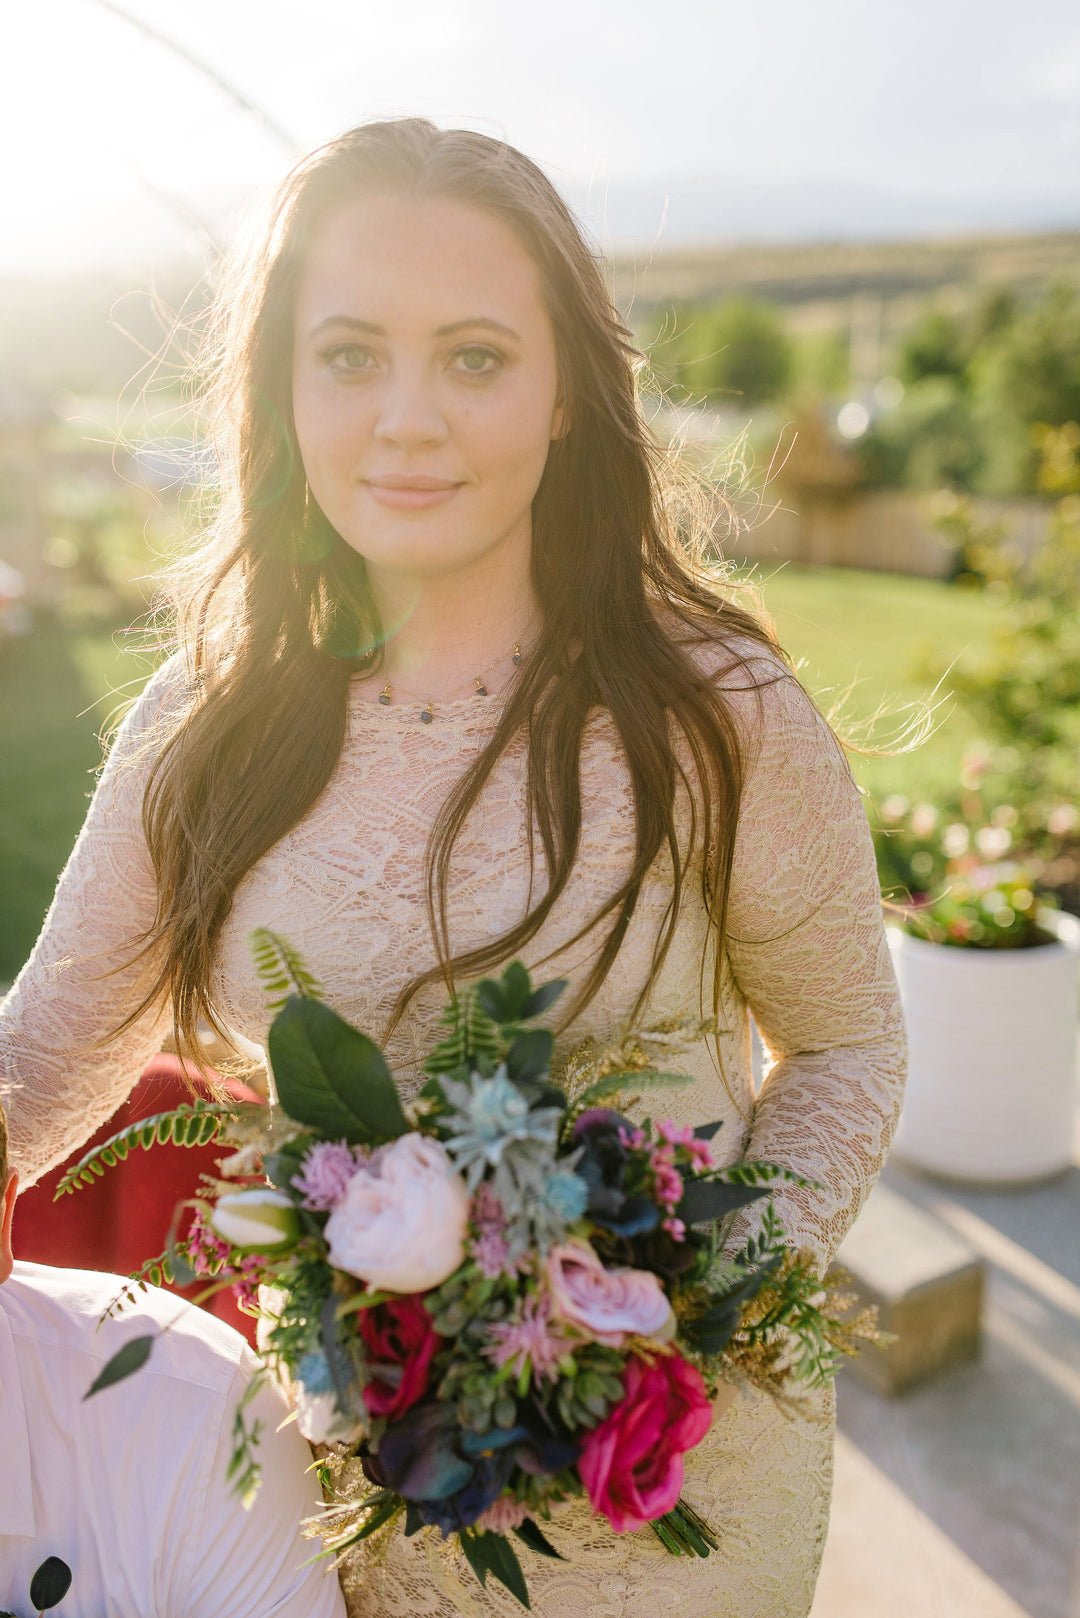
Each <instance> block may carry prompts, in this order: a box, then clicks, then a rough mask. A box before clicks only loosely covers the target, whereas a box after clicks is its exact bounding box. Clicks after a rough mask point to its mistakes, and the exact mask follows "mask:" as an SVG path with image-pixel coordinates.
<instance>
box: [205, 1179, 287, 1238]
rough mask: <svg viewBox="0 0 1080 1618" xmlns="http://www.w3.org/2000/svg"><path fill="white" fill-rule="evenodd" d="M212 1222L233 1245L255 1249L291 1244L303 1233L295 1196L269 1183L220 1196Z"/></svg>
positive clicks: (215, 1228) (212, 1214)
mask: <svg viewBox="0 0 1080 1618" xmlns="http://www.w3.org/2000/svg"><path fill="white" fill-rule="evenodd" d="M210 1224H211V1226H212V1228H213V1230H214V1231H215V1233H216V1234H217V1235H218V1236H220V1237H221V1239H222V1241H223V1242H228V1243H229V1245H230V1247H242V1248H246V1249H247V1251H249V1252H252V1253H273V1252H276V1251H277V1249H278V1248H286V1247H291V1246H292V1245H293V1243H294V1242H295V1241H296V1239H297V1237H298V1236H299V1235H300V1218H299V1215H298V1214H297V1211H296V1207H295V1205H294V1203H293V1200H292V1198H291V1197H289V1196H286V1194H285V1192H284V1191H275V1190H274V1188H273V1187H272V1186H268V1185H266V1186H263V1185H253V1186H249V1187H248V1188H247V1189H246V1190H244V1191H231V1192H230V1193H229V1194H228V1195H227V1196H224V1197H219V1198H218V1200H217V1202H216V1203H215V1205H214V1209H213V1212H212V1213H211V1215H210Z"/></svg>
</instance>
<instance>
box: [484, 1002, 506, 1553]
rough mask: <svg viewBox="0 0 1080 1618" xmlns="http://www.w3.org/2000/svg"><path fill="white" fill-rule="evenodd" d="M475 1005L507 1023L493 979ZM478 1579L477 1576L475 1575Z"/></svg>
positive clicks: (489, 1015)
mask: <svg viewBox="0 0 1080 1618" xmlns="http://www.w3.org/2000/svg"><path fill="white" fill-rule="evenodd" d="M476 1003H477V1005H478V1006H479V1007H480V1010H481V1011H482V1012H483V1013H484V1015H485V1016H487V1017H490V1018H491V1020H492V1022H495V1023H500V1022H509V1021H510V1014H509V1012H508V1011H507V1008H506V996H505V995H504V994H503V990H502V984H501V983H496V982H495V979H494V978H481V979H480V982H479V983H478V984H477V985H476ZM477 1577H478V1578H479V1574H477Z"/></svg>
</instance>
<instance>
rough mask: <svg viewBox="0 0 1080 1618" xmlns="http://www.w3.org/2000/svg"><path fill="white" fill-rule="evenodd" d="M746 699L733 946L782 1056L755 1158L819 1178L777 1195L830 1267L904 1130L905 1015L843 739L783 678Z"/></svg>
mask: <svg viewBox="0 0 1080 1618" xmlns="http://www.w3.org/2000/svg"><path fill="white" fill-rule="evenodd" d="M778 672H779V667H778V666H774V668H773V670H772V673H773V674H774V675H775V674H776V673H778ZM737 701H738V703H739V705H740V706H742V704H743V702H744V701H745V703H746V712H747V716H748V718H749V717H750V716H751V715H753V720H752V723H753V730H754V732H755V737H754V741H753V742H752V744H751V755H750V760H749V767H748V773H747V779H746V786H745V791H744V796H743V801H742V805H741V809H740V815H739V831H738V835H737V839H736V849H735V864H734V871H733V877H732V888H731V893H730V899H729V912H728V929H729V937H728V956H729V960H730V963H731V967H732V970H733V971H734V974H735V977H736V979H737V981H738V983H739V985H740V986H741V988H742V991H743V993H744V994H745V996H746V999H747V1003H748V1004H749V1007H750V1010H751V1012H752V1013H753V1016H754V1020H755V1021H756V1023H757V1025H758V1028H759V1030H760V1032H761V1035H762V1038H763V1040H764V1041H765V1044H766V1047H767V1049H768V1051H769V1053H770V1055H771V1056H772V1058H773V1062H774V1065H773V1066H772V1068H771V1069H770V1071H769V1072H768V1074H767V1076H766V1078H765V1081H764V1084H763V1086H762V1089H761V1092H760V1094H759V1096H758V1099H757V1103H756V1106H755V1110H754V1118H753V1123H752V1128H751V1135H750V1141H749V1145H748V1148H747V1155H748V1156H750V1157H754V1158H768V1159H771V1160H772V1161H774V1162H778V1163H782V1164H784V1165H786V1166H787V1167H788V1168H792V1169H795V1170H796V1171H797V1172H798V1173H800V1174H803V1175H805V1176H807V1178H809V1179H813V1180H815V1181H817V1182H818V1183H819V1185H820V1189H819V1190H812V1191H810V1190H804V1189H802V1188H800V1187H794V1186H784V1187H781V1189H780V1190H779V1191H778V1192H777V1194H776V1196H775V1199H774V1200H775V1205H776V1211H777V1213H778V1215H779V1216H780V1218H781V1220H782V1222H783V1224H784V1227H785V1230H786V1232H787V1235H788V1239H789V1240H790V1241H791V1242H793V1243H794V1244H795V1245H797V1246H804V1247H809V1248H811V1249H813V1251H814V1252H815V1253H816V1254H817V1255H818V1257H819V1260H820V1261H821V1262H822V1264H823V1265H824V1264H827V1263H828V1262H829V1260H830V1259H831V1258H832V1257H833V1255H834V1254H835V1252H836V1249H837V1247H838V1246H839V1244H840V1242H841V1240H842V1239H843V1237H844V1235H845V1233H846V1232H847V1230H848V1229H849V1228H850V1226H851V1224H852V1222H853V1220H854V1218H855V1215H856V1214H857V1213H858V1210H859V1208H860V1206H861V1205H862V1202H863V1200H864V1198H865V1197H866V1195H867V1193H868V1191H869V1190H870V1187H871V1186H872V1185H873V1183H874V1180H875V1179H876V1178H877V1175H878V1173H879V1171H880V1169H881V1166H882V1163H883V1162H884V1159H885V1155H886V1152H887V1150H888V1146H889V1142H890V1140H891V1139H892V1134H893V1131H894V1129H895V1127H896V1121H897V1118H898V1116H899V1110H900V1101H901V1096H902V1092H903V1081H904V1075H905V1070H906V1054H907V1051H906V1040H905V1035H904V1025H903V1018H902V1015H901V1011H900V1002H899V997H898V993H897V988H896V981H895V978H894V975H893V970H892V964H891V961H890V957H889V950H888V945H887V943H886V939H885V930H884V925H883V920H882V911H881V895H880V888H879V884H878V878H877V872H876V868H875V861H874V849H873V843H872V840H871V836H870V829H869V826H868V823H867V819H866V814H865V811H864V809H863V806H862V802H861V799H860V797H859V792H858V789H857V787H856V785H855V783H854V781H853V780H852V777H851V774H850V772H849V770H848V767H847V763H846V760H845V759H844V757H843V754H842V752H841V750H840V748H839V746H838V744H837V743H836V742H835V741H834V739H833V737H832V734H831V732H830V731H829V729H828V727H827V725H826V724H825V722H824V721H823V720H822V719H821V717H820V715H819V714H818V713H817V711H816V709H815V708H814V707H813V705H812V703H811V702H810V701H809V699H808V698H807V696H806V694H805V693H804V692H803V690H802V688H801V687H800V685H799V684H798V682H797V681H796V680H795V679H794V678H793V677H792V676H791V675H789V674H786V673H784V674H781V675H780V678H779V679H775V680H774V682H773V683H771V684H768V685H766V686H764V687H762V688H761V689H760V690H759V691H757V692H756V693H754V694H752V695H751V694H749V693H748V694H747V695H746V697H745V698H743V697H742V696H741V695H740V696H739V697H738V699H737ZM748 1217H749V1220H751V1221H752V1217H753V1216H752V1214H750V1215H749V1216H748Z"/></svg>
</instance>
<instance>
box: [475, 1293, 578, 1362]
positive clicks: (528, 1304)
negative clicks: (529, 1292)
mask: <svg viewBox="0 0 1080 1618" xmlns="http://www.w3.org/2000/svg"><path fill="white" fill-rule="evenodd" d="M491 1336H492V1337H493V1338H494V1342H493V1343H491V1344H489V1346H488V1347H487V1348H485V1350H484V1352H485V1354H487V1355H488V1357H489V1358H490V1359H491V1360H493V1361H494V1363H495V1364H496V1365H498V1366H503V1365H509V1366H510V1367H511V1369H512V1370H513V1373H514V1375H515V1376H520V1375H521V1373H522V1372H523V1371H524V1369H525V1367H526V1366H527V1365H531V1367H532V1374H533V1378H534V1380H535V1381H537V1382H540V1381H542V1380H543V1379H544V1378H545V1377H546V1378H547V1379H548V1381H550V1382H554V1380H555V1377H556V1374H557V1371H558V1365H559V1361H560V1360H561V1359H562V1357H563V1355H564V1354H565V1353H566V1350H567V1347H568V1345H567V1341H566V1338H565V1337H564V1335H563V1332H562V1328H561V1326H559V1325H558V1324H557V1323H555V1322H553V1321H552V1319H551V1301H550V1299H548V1298H546V1297H532V1298H525V1299H524V1300H523V1301H522V1302H521V1303H520V1304H519V1305H518V1308H517V1310H516V1312H515V1315H514V1318H513V1319H512V1320H497V1321H495V1322H494V1323H493V1324H492V1326H491Z"/></svg>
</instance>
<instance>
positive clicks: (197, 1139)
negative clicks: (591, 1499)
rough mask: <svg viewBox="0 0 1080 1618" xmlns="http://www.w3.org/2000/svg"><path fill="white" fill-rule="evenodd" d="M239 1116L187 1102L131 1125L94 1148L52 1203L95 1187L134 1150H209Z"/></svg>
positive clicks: (228, 1108) (230, 1109)
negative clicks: (198, 1148)
mask: <svg viewBox="0 0 1080 1618" xmlns="http://www.w3.org/2000/svg"><path fill="white" fill-rule="evenodd" d="M236 1116H237V1109H236V1107H235V1106H233V1105H229V1104H228V1103H220V1102H210V1101H193V1102H186V1101H185V1102H183V1103H181V1105H180V1106H179V1107H174V1108H173V1110H172V1111H171V1112H158V1113H154V1115H153V1116H152V1117H150V1118H141V1119H140V1120H139V1122H138V1123H137V1124H129V1125H128V1127H127V1129H121V1130H120V1131H119V1132H118V1133H117V1134H115V1135H113V1136H111V1137H110V1139H109V1140H107V1141H105V1142H103V1144H102V1145H101V1146H95V1147H93V1148H92V1150H91V1151H89V1152H87V1153H86V1155H85V1156H84V1157H81V1158H80V1159H79V1161H78V1162H77V1163H76V1164H75V1165H74V1167H73V1168H70V1169H68V1171H67V1173H66V1174H65V1175H64V1177H63V1179H62V1180H61V1181H60V1183H59V1185H58V1186H57V1188H56V1192H55V1194H54V1196H53V1201H54V1202H56V1201H58V1199H59V1198H60V1197H63V1196H66V1195H67V1194H68V1193H69V1192H71V1191H77V1190H78V1189H79V1188H80V1187H81V1186H84V1185H93V1183H94V1181H95V1180H96V1179H97V1180H99V1179H101V1177H102V1176H103V1175H104V1173H105V1170H106V1169H111V1168H115V1167H116V1165H117V1163H122V1162H123V1161H124V1159H125V1158H126V1157H127V1155H128V1153H129V1152H130V1151H131V1150H132V1148H133V1147H135V1146H141V1147H142V1149H143V1151H144V1152H147V1151H149V1150H150V1148H151V1146H157V1145H161V1146H166V1145H170V1144H171V1145H173V1146H208V1145H209V1144H210V1142H211V1141H212V1140H216V1138H217V1136H218V1134H219V1133H220V1131H221V1130H222V1129H223V1128H224V1126H225V1125H226V1124H227V1123H231V1122H232V1120H233V1119H235V1118H236Z"/></svg>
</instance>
